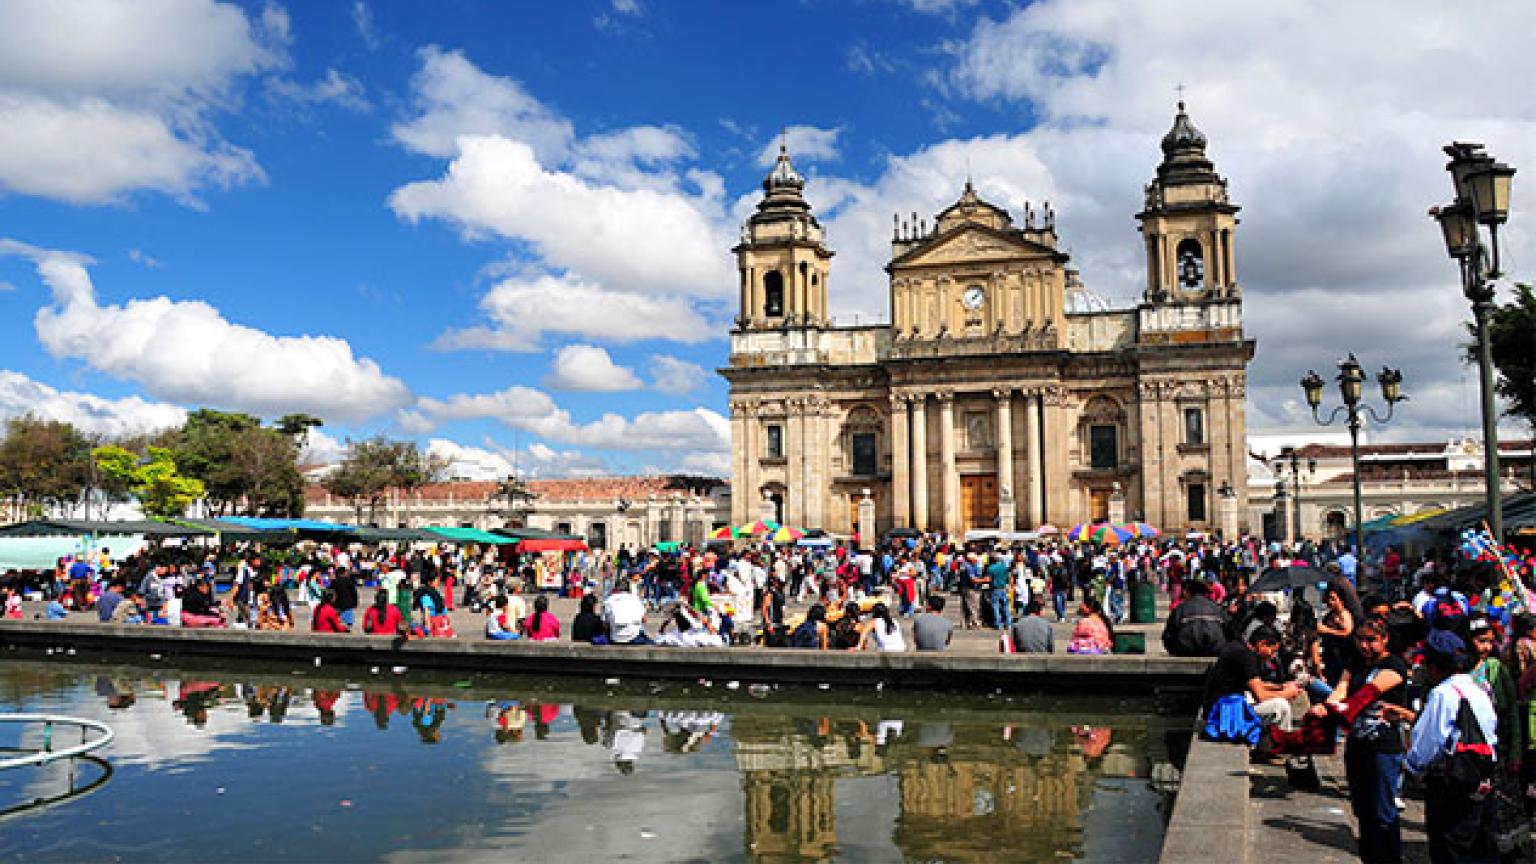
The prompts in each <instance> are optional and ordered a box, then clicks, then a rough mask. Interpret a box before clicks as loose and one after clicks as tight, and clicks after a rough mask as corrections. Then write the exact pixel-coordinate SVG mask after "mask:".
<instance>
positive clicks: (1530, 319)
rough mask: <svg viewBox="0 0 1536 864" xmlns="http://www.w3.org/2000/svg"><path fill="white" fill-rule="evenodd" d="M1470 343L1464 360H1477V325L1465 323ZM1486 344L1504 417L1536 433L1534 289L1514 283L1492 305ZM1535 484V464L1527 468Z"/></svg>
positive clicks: (1535, 298) (1495, 389)
mask: <svg viewBox="0 0 1536 864" xmlns="http://www.w3.org/2000/svg"><path fill="white" fill-rule="evenodd" d="M1467 329H1468V330H1469V331H1470V332H1471V335H1472V339H1473V341H1472V343H1471V344H1469V345H1468V346H1467V362H1469V363H1476V362H1477V327H1476V325H1475V324H1468V325H1467ZM1488 347H1489V349H1490V353H1491V354H1492V355H1493V366H1494V369H1495V370H1496V371H1497V372H1498V377H1497V379H1496V380H1495V381H1494V385H1493V389H1494V391H1495V392H1497V393H1498V394H1499V395H1500V396H1502V397H1503V398H1504V401H1505V404H1506V407H1505V408H1504V416H1506V417H1513V418H1516V419H1519V420H1523V421H1524V422H1525V424H1526V425H1527V426H1528V427H1530V429H1531V434H1532V435H1533V436H1536V291H1533V290H1532V288H1531V286H1530V285H1528V284H1525V283H1517V284H1516V285H1515V295H1514V297H1513V298H1511V299H1510V302H1508V303H1505V304H1502V305H1495V306H1494V307H1493V311H1492V313H1491V314H1490V315H1489V316H1488ZM1531 476H1532V482H1533V484H1536V463H1533V465H1532V467H1531Z"/></svg>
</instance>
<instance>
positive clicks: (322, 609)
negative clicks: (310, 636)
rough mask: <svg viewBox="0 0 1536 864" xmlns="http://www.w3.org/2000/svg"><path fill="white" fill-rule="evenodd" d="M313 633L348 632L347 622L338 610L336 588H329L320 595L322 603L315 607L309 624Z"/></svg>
mask: <svg viewBox="0 0 1536 864" xmlns="http://www.w3.org/2000/svg"><path fill="white" fill-rule="evenodd" d="M309 629H310V632H313V633H346V632H348V630H347V622H345V621H343V620H341V613H340V612H338V611H336V589H334V588H327V589H325V593H323V594H321V595H320V605H318V606H316V607H315V615H314V618H313V619H312V620H311V622H310V625H309Z"/></svg>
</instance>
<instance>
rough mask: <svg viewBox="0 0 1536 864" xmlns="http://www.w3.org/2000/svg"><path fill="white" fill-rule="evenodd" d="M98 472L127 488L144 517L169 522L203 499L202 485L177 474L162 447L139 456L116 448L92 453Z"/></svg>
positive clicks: (172, 457)
mask: <svg viewBox="0 0 1536 864" xmlns="http://www.w3.org/2000/svg"><path fill="white" fill-rule="evenodd" d="M91 455H92V457H93V458H94V459H95V462H96V466H97V468H98V470H100V472H101V473H102V474H103V475H104V476H107V477H111V478H113V479H115V480H116V481H118V482H120V483H122V484H123V485H124V486H126V487H127V488H128V489H129V490H130V491H131V492H132V493H133V496H134V497H135V498H137V499H139V506H140V507H142V508H144V513H145V515H147V516H152V517H156V518H160V519H170V518H174V517H176V516H180V515H182V514H183V513H185V512H186V510H187V507H188V506H189V505H191V504H192V502H193V501H196V500H197V499H199V498H201V497H203V494H204V491H205V490H204V488H203V483H202V481H200V480H198V479H196V478H194V477H186V476H183V475H182V474H180V473H179V472H178V471H177V467H176V458H175V454H174V453H173V452H172V451H171V450H169V449H167V448H164V447H150V448H149V452H148V453H147V454H146V455H145V456H143V457H140V456H139V454H137V453H134V452H132V451H129V450H125V449H123V448H122V447H118V446H116V445H107V446H105V447H97V448H96V449H95V450H94V451H92V454H91Z"/></svg>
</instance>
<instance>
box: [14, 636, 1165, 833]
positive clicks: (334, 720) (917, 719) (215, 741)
mask: <svg viewBox="0 0 1536 864" xmlns="http://www.w3.org/2000/svg"><path fill="white" fill-rule="evenodd" d="M14 656H16V654H14V653H12V654H9V655H8V657H14ZM732 683H733V682H727V681H718V682H699V683H695V684H690V685H688V686H681V685H678V684H668V685H662V684H653V683H649V682H643V681H635V682H628V681H626V682H617V683H612V682H609V683H603V682H593V683H590V684H589V683H586V682H581V681H559V680H551V679H540V678H517V677H508V676H498V677H485V676H481V677H476V678H474V679H471V680H454V679H453V678H452V677H447V678H445V677H442V676H436V677H432V676H425V675H419V674H417V673H415V672H412V671H409V670H406V671H405V672H404V673H403V674H399V675H396V674H393V673H392V672H391V670H389V669H381V670H377V672H376V673H370V672H369V671H368V670H360V671H357V672H352V673H342V672H333V671H330V670H313V671H311V670H305V671H304V673H302V674H293V673H287V672H279V671H271V670H268V671H243V672H231V671H228V670H227V669H226V670H224V671H209V669H201V670H200V669H197V668H191V667H187V668H181V667H168V666H166V665H165V664H159V663H153V664H148V665H145V666H126V665H105V664H89V663H75V662H67V663H66V662H51V661H41V660H19V661H16V662H7V663H6V664H4V665H3V666H0V708H3V710H5V711H28V712H52V713H63V714H70V715H76V716H81V717H89V718H93V719H98V720H102V721H104V722H106V723H108V724H109V725H111V726H112V728H113V729H114V730H115V732H116V735H117V738H116V741H115V742H114V743H113V744H112V745H110V746H109V747H108V748H106V749H104V750H102V751H99V755H100V756H101V757H102V758H103V759H104V760H105V761H106V762H107V763H108V764H109V765H110V776H108V777H107V778H106V781H105V782H104V783H101V784H100V785H99V786H97V787H96V788H95V789H94V790H92V791H88V792H85V793H82V794H79V795H78V796H76V797H74V798H71V799H68V800H65V801H63V802H60V803H54V804H47V805H43V806H36V807H28V806H27V804H28V802H32V801H34V800H36V799H39V798H41V799H52V798H55V797H58V796H61V795H67V794H68V793H69V791H70V790H71V789H72V788H80V787H84V786H87V785H89V784H90V783H91V782H93V781H95V780H98V779H100V778H101V777H102V774H103V769H102V768H101V767H100V766H99V765H96V764H92V763H90V762H88V761H85V760H75V761H73V762H72V763H71V762H56V763H53V764H51V765H49V766H46V767H43V768H25V769H15V770H8V771H0V810H8V811H9V812H8V813H7V815H4V816H0V836H3V837H4V838H5V842H4V845H3V850H4V851H3V853H0V854H3V855H4V856H5V857H7V858H9V859H12V860H16V861H23V860H25V861H29V862H32V861H112V860H129V861H144V860H156V861H200V862H201V861H253V860H258V859H259V860H262V861H310V860H334V861H397V862H416V861H448V860H453V861H492V860H494V861H502V862H506V861H600V860H605V859H619V860H633V861H762V862H769V861H774V862H777V861H815V860H840V861H897V860H910V861H957V862H958V861H1046V860H1073V859H1076V860H1085V861H1106V862H1107V861H1114V862H1135V861H1155V860H1156V858H1157V854H1158V850H1159V848H1160V846H1161V842H1162V833H1163V826H1164V822H1165V812H1166V808H1167V807H1168V805H1169V801H1170V799H1169V797H1168V795H1167V793H1166V792H1163V791H1160V790H1159V789H1158V788H1157V787H1156V784H1154V783H1153V782H1152V780H1151V779H1150V778H1151V776H1152V774H1153V766H1154V765H1155V764H1159V763H1166V762H1167V761H1168V755H1167V753H1168V748H1169V746H1170V745H1169V743H1168V742H1169V739H1170V738H1177V737H1178V734H1179V730H1178V726H1179V725H1181V724H1180V723H1179V722H1177V721H1176V720H1175V719H1174V718H1166V717H1158V716H1155V715H1154V714H1152V713H1151V709H1150V706H1149V705H1147V704H1143V703H1136V702H1120V701H1115V700H1110V699H1100V700H1080V699H1079V700H1074V701H1071V702H1064V701H1055V700H1048V699H1045V698H1042V697H1016V698H1006V697H1003V696H1002V695H1000V694H999V695H994V696H993V697H992V698H990V699H988V698H971V697H960V696H955V695H953V694H943V695H933V696H926V697H915V696H897V695H894V694H889V693H880V692H876V691H875V690H874V689H873V688H870V689H867V690H854V689H850V688H838V689H834V690H828V691H818V690H815V689H777V688H767V687H752V686H750V685H749V684H747V683H746V682H737V683H736V686H735V688H734V689H732V687H731V684H732ZM706 685H708V686H706ZM0 735H3V736H7V737H6V738H5V739H4V740H3V741H0V744H3V745H6V746H17V745H29V746H36V745H37V744H38V743H39V740H40V739H39V735H38V731H37V730H36V729H33V730H30V731H29V732H28V733H27V734H26V735H25V736H22V737H23V738H25V739H26V740H18V734H17V731H16V730H14V729H5V728H3V727H0ZM65 737H66V736H63V735H62V734H61V738H60V743H65V740H64V739H65Z"/></svg>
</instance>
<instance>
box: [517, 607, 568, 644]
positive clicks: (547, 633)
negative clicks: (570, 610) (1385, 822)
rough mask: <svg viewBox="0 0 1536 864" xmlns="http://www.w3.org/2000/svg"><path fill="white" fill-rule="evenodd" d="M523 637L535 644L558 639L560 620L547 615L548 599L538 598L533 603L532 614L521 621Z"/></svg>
mask: <svg viewBox="0 0 1536 864" xmlns="http://www.w3.org/2000/svg"><path fill="white" fill-rule="evenodd" d="M523 636H524V637H526V638H528V639H532V640H533V641H535V642H546V641H548V640H550V639H559V638H560V619H559V618H556V617H555V616H553V615H551V614H549V598H548V597H544V596H540V597H538V598H537V599H535V600H534V601H533V614H532V615H529V616H528V618H527V620H525V621H523Z"/></svg>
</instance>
